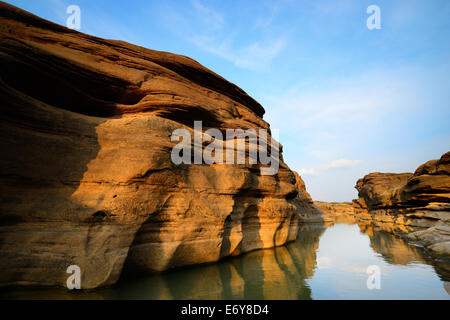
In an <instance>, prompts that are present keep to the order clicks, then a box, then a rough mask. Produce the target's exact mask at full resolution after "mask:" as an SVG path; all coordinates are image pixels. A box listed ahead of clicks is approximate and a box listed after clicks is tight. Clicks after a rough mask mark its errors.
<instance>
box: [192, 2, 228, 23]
mask: <svg viewBox="0 0 450 320" xmlns="http://www.w3.org/2000/svg"><path fill="white" fill-rule="evenodd" d="M190 3H191V5H192V6H193V7H194V9H195V11H196V13H197V16H198V18H199V19H201V20H202V21H203V22H204V23H205V24H206V25H207V26H208V27H209V28H210V29H212V30H217V29H221V28H222V27H223V25H224V18H223V15H221V14H220V13H218V12H217V11H215V10H213V9H211V8H209V7H207V6H205V5H204V4H202V3H201V2H200V1H199V0H191V1H190Z"/></svg>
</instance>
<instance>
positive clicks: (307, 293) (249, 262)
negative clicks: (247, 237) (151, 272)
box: [98, 224, 324, 299]
mask: <svg viewBox="0 0 450 320" xmlns="http://www.w3.org/2000/svg"><path fill="white" fill-rule="evenodd" d="M323 231H324V228H323V227H322V226H321V225H319V224H317V225H316V224H311V225H309V226H305V227H302V230H301V232H300V237H299V238H298V240H297V241H295V242H292V243H290V244H289V245H287V246H284V247H277V248H274V249H266V250H258V251H253V252H250V253H248V254H246V255H244V256H241V257H237V258H231V259H227V260H224V261H222V262H220V263H217V264H211V265H205V266H202V267H198V266H197V267H192V268H184V269H181V270H176V271H173V272H167V273H163V274H161V275H155V276H151V277H148V278H145V280H142V279H138V280H134V281H130V280H127V282H126V283H125V282H124V283H123V284H119V286H118V288H117V287H116V288H115V289H114V290H109V289H103V290H100V291H98V292H102V294H103V295H104V296H105V298H120V297H118V296H116V295H115V293H114V292H121V296H122V295H123V297H127V298H133V297H136V298H140V299H142V298H144V299H311V289H310V288H309V286H308V284H307V283H306V282H305V279H308V278H310V277H311V276H312V275H313V274H314V270H315V268H316V250H317V247H318V243H319V237H320V236H321V234H322V233H323ZM199 279H201V281H199ZM117 289H118V290H117Z"/></svg>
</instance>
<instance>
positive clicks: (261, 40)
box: [164, 0, 289, 71]
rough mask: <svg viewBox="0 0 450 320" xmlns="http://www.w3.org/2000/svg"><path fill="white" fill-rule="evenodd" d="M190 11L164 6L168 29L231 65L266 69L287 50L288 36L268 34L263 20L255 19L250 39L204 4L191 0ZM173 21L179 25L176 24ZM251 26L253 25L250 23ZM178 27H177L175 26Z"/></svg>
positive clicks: (254, 69) (224, 17) (221, 15)
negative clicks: (253, 33)
mask: <svg viewBox="0 0 450 320" xmlns="http://www.w3.org/2000/svg"><path fill="white" fill-rule="evenodd" d="M189 4H190V8H188V10H184V11H181V9H179V8H177V7H165V8H164V17H166V25H167V26H168V27H169V29H170V30H171V31H172V32H174V33H176V34H178V35H179V36H180V37H182V38H183V39H184V40H185V41H187V42H189V43H192V44H194V45H195V46H196V47H197V48H199V49H201V50H203V51H205V52H208V53H211V54H213V55H216V56H218V57H220V58H223V59H225V60H227V61H230V62H232V63H233V64H234V65H235V66H237V67H239V68H243V69H250V70H253V71H259V70H264V69H265V68H266V67H267V66H268V64H269V63H270V62H271V61H272V60H273V59H274V58H275V57H277V56H278V55H279V53H280V52H281V51H282V50H283V49H284V48H285V47H286V44H287V42H288V38H289V37H288V34H287V33H286V34H277V35H276V36H275V35H273V34H271V33H270V32H268V30H267V29H266V28H264V27H263V26H264V25H265V26H267V23H268V24H270V23H271V22H272V21H273V19H274V18H273V17H272V18H270V19H269V20H270V21H266V24H262V20H261V18H255V21H254V22H253V25H254V26H258V27H257V28H255V29H256V31H255V32H256V34H255V36H253V37H252V38H251V40H249V38H247V37H243V35H242V32H240V31H237V30H236V29H235V28H234V26H233V23H230V22H227V19H226V16H225V15H224V14H221V13H220V12H218V11H217V10H214V9H213V8H212V7H210V6H207V5H206V4H205V2H204V1H200V0H191V1H190V2H189ZM174 21H175V22H176V23H175V24H174ZM249 23H251V22H249ZM175 25H176V27H175Z"/></svg>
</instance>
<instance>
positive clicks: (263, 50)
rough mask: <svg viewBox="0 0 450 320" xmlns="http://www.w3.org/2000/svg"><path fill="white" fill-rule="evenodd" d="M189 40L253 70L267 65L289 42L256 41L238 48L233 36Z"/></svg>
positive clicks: (283, 39) (281, 38) (280, 40)
mask: <svg viewBox="0 0 450 320" xmlns="http://www.w3.org/2000/svg"><path fill="white" fill-rule="evenodd" d="M188 40H189V41H191V42H192V43H194V44H195V45H196V46H197V47H199V48H201V49H202V50H205V51H207V52H209V53H212V54H215V55H217V56H219V57H222V58H224V59H226V60H228V61H231V62H233V63H234V65H236V66H237V67H241V68H245V69H252V70H257V69H260V68H261V67H263V66H265V65H267V63H269V62H270V61H271V60H272V59H273V58H275V57H276V56H277V55H278V54H279V53H280V52H281V50H282V49H283V48H284V47H285V45H286V42H287V38H286V37H280V38H278V39H276V40H275V39H269V40H266V41H264V40H262V41H256V42H252V43H250V44H248V45H247V46H244V47H240V48H239V47H238V48H236V47H235V46H234V45H233V40H234V39H233V37H231V36H229V37H227V38H222V39H219V38H217V37H216V36H205V35H196V36H193V37H190V38H188Z"/></svg>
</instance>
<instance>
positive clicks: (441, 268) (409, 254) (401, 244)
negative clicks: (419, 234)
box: [359, 224, 450, 281]
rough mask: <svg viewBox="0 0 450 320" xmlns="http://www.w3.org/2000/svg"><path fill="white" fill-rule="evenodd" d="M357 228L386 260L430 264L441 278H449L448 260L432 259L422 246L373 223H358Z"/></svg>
mask: <svg viewBox="0 0 450 320" xmlns="http://www.w3.org/2000/svg"><path fill="white" fill-rule="evenodd" d="M359 228H360V231H361V232H362V233H364V234H366V235H368V236H369V238H370V247H371V248H372V249H373V250H374V251H375V252H377V253H379V254H380V255H381V256H382V257H383V259H384V260H385V261H386V262H388V263H390V264H396V265H408V264H410V263H422V264H428V265H432V266H433V267H434V269H435V271H436V273H437V274H438V275H439V277H440V278H441V279H442V280H444V281H448V280H449V279H450V270H449V269H448V266H449V263H448V261H440V260H439V259H433V258H432V257H431V256H430V255H429V254H428V253H427V252H426V251H425V250H424V248H422V247H418V246H414V245H411V244H408V242H407V241H406V240H404V239H402V238H400V237H399V236H398V235H394V234H391V233H390V232H388V231H385V230H380V228H378V227H374V225H373V224H360V225H359Z"/></svg>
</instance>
